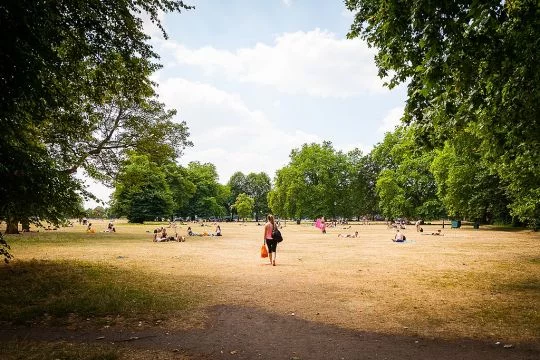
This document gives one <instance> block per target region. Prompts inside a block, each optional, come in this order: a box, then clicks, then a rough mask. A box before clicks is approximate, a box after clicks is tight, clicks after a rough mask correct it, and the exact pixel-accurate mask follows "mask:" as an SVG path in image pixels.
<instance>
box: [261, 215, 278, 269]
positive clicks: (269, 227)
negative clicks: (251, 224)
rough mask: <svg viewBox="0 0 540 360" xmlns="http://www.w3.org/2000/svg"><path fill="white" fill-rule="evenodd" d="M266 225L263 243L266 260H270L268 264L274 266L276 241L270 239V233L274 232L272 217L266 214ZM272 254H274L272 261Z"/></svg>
mask: <svg viewBox="0 0 540 360" xmlns="http://www.w3.org/2000/svg"><path fill="white" fill-rule="evenodd" d="M266 220H267V221H266V224H264V242H265V243H266V246H267V247H268V258H269V259H270V264H271V265H273V266H276V256H277V254H276V249H277V240H274V239H273V237H272V231H273V230H274V226H276V225H275V223H274V215H271V214H268V216H267V217H266ZM272 253H274V256H273V259H272Z"/></svg>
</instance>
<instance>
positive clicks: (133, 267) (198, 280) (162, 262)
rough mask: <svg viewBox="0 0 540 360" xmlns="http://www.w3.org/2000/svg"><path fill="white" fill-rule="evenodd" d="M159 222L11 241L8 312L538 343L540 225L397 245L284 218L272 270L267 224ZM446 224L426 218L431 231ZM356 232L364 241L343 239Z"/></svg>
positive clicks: (23, 319) (53, 321)
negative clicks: (216, 313)
mask: <svg viewBox="0 0 540 360" xmlns="http://www.w3.org/2000/svg"><path fill="white" fill-rule="evenodd" d="M94 225H95V227H96V229H97V230H98V231H101V230H103V229H105V227H106V223H105V222H99V221H94ZM155 226H156V225H130V224H126V223H118V224H117V225H116V228H117V233H102V232H98V233H96V234H86V233H85V232H84V228H83V227H82V226H78V225H77V226H75V227H73V228H63V229H60V230H58V231H46V232H44V231H41V232H39V233H26V234H22V235H17V236H7V240H8V242H9V243H10V244H11V246H12V252H13V254H14V256H15V261H13V262H12V263H11V264H10V265H9V266H2V267H0V288H2V289H4V290H3V291H2V292H1V293H0V321H2V322H4V324H40V325H41V326H52V325H62V326H70V324H73V323H74V322H80V321H81V320H84V321H86V322H88V323H90V324H116V325H120V326H126V327H132V326H133V327H136V326H140V325H139V324H141V323H143V324H147V323H148V324H149V323H153V324H155V323H156V322H158V323H160V324H161V326H167V327H170V328H186V327H197V326H201V325H202V324H203V323H204V318H205V308H207V307H209V306H212V305H216V304H229V305H240V306H249V307H255V308H260V309H262V310H265V311H268V312H276V313H280V314H290V313H294V314H295V316H297V317H299V318H302V319H305V320H309V321H314V322H319V323H324V324H332V325H337V326H339V327H343V328H347V329H354V330H365V331H374V332H380V333H387V334H403V335H418V336H423V337H428V338H441V339H462V338H473V339H482V340H489V341H492V340H494V341H507V342H514V343H536V342H537V341H538V339H539V338H540V309H539V307H540V306H539V304H540V247H539V245H540V233H533V232H530V231H526V230H523V231H508V230H504V229H499V230H498V229H493V228H489V227H482V228H481V229H480V230H473V229H472V228H462V229H449V228H448V227H447V228H446V229H445V230H444V231H443V234H444V235H443V236H431V235H420V234H419V233H417V232H416V231H415V229H414V226H409V227H408V229H407V230H405V234H406V235H407V239H408V241H407V242H406V243H403V244H398V243H393V242H392V241H390V238H391V237H392V236H393V230H389V229H387V228H386V226H385V225H382V224H376V225H359V224H353V225H352V227H351V228H349V229H344V228H343V227H342V226H340V227H338V228H330V229H328V233H327V234H324V235H323V234H321V233H320V231H318V230H317V229H315V228H314V227H312V226H311V225H310V224H302V225H296V224H295V223H287V225H286V227H284V228H283V229H282V233H283V235H284V238H285V240H284V242H283V243H281V244H280V245H279V246H278V258H277V266H275V267H272V266H269V265H267V264H266V262H267V260H264V259H261V258H260V257H259V250H260V247H261V245H262V242H263V241H262V231H263V230H262V226H257V225H256V224H254V223H247V224H241V223H240V224H239V223H222V224H221V228H222V231H223V234H224V236H223V237H210V236H208V237H190V238H188V239H187V241H186V242H182V243H177V242H168V243H153V242H152V241H151V234H150V231H151V230H153V228H154V227H155ZM191 226H192V228H193V230H194V231H196V232H204V231H206V232H209V233H210V232H213V231H214V226H212V225H209V226H208V227H201V226H200V225H193V224H191ZM439 228H440V227H439V226H435V225H433V226H430V225H427V226H424V229H425V230H426V231H425V233H431V232H433V231H436V230H437V229H439ZM186 229H187V225H182V226H179V227H178V229H177V231H178V232H179V233H182V234H185V232H186ZM356 230H358V231H359V237H358V238H343V237H338V234H340V233H341V234H352V233H354V231H356ZM171 231H173V232H174V230H173V229H170V230H169V232H171ZM143 326H144V325H143Z"/></svg>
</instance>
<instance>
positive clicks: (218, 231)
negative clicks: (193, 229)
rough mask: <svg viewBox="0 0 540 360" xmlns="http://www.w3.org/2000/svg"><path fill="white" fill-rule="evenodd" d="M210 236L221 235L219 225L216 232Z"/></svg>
mask: <svg viewBox="0 0 540 360" xmlns="http://www.w3.org/2000/svg"><path fill="white" fill-rule="evenodd" d="M212 236H221V227H220V226H219V225H218V226H217V227H216V232H215V233H214V234H212Z"/></svg>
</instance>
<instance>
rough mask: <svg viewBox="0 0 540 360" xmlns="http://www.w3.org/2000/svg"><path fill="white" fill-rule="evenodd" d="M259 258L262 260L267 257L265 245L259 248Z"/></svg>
mask: <svg viewBox="0 0 540 360" xmlns="http://www.w3.org/2000/svg"><path fill="white" fill-rule="evenodd" d="M261 257H262V258H265V257H268V250H266V245H263V246H262V247H261Z"/></svg>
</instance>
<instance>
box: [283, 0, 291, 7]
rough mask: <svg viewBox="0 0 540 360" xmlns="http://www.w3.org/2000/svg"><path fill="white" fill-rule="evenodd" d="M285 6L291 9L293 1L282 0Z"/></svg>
mask: <svg viewBox="0 0 540 360" xmlns="http://www.w3.org/2000/svg"><path fill="white" fill-rule="evenodd" d="M281 2H282V3H283V5H285V6H287V7H290V6H291V5H292V0H281Z"/></svg>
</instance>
